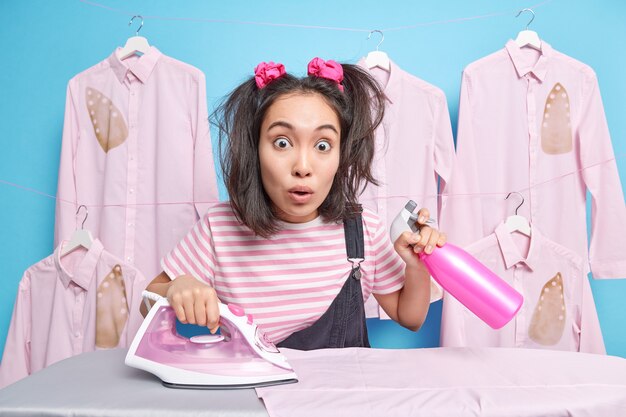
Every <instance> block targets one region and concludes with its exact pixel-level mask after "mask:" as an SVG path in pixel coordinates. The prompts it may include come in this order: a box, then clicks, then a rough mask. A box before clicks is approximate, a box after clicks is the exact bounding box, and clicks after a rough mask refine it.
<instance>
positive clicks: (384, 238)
mask: <svg viewBox="0 0 626 417" xmlns="http://www.w3.org/2000/svg"><path fill="white" fill-rule="evenodd" d="M370 221H371V222H372V227H373V228H374V235H373V236H372V242H371V245H372V255H373V257H374V261H375V265H374V286H373V287H372V293H374V294H390V293H392V292H395V291H398V290H400V289H401V288H402V287H403V286H404V267H405V265H404V261H403V260H402V258H401V257H400V255H398V253H397V252H396V251H395V249H394V248H393V244H392V243H391V240H390V239H389V235H388V234H387V231H386V229H385V228H384V227H383V226H382V223H381V221H380V219H378V218H377V217H376V218H374V219H371V220H370Z"/></svg>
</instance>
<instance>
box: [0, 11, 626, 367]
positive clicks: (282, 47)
mask: <svg viewBox="0 0 626 417" xmlns="http://www.w3.org/2000/svg"><path fill="white" fill-rule="evenodd" d="M97 1H100V2H101V4H104V5H106V6H107V7H108V8H113V9H117V10H123V11H128V13H130V14H134V13H138V14H143V15H145V16H155V18H151V19H150V18H148V19H146V21H145V26H144V28H143V29H142V31H141V34H142V35H144V36H146V37H147V38H148V40H149V41H150V42H151V43H152V44H154V45H156V46H158V48H159V49H160V50H161V51H162V52H164V53H165V54H167V55H170V56H172V57H175V58H177V59H179V60H182V61H185V62H188V63H190V64H192V65H194V66H196V67H198V68H200V69H202V70H203V71H204V72H205V74H206V77H207V90H208V91H207V97H208V100H209V106H210V107H209V109H210V110H211V109H212V108H214V105H215V102H216V101H217V100H218V99H219V98H220V97H222V96H223V95H224V94H226V93H227V92H228V91H229V90H230V89H231V88H232V87H233V86H234V85H235V84H236V83H238V82H240V81H242V80H243V79H244V78H245V77H248V76H249V75H250V74H251V73H252V69H253V68H254V66H255V65H256V64H257V63H258V62H260V61H269V60H275V61H281V62H283V63H284V64H285V65H286V66H287V68H288V69H289V70H290V71H292V72H295V73H298V74H303V73H304V72H305V68H306V63H307V62H308V61H309V59H310V58H312V57H313V56H321V57H324V58H333V59H336V60H338V61H347V62H355V61H356V60H358V59H359V58H360V57H362V56H364V55H365V54H367V52H369V51H370V50H372V49H373V48H375V46H376V42H377V39H378V38H377V37H376V40H370V41H368V40H367V39H366V38H367V29H377V28H379V29H386V28H395V27H400V26H415V27H413V28H406V29H400V30H388V31H386V32H385V42H384V43H383V45H382V47H381V49H382V50H384V51H386V52H387V53H388V54H389V55H390V57H391V58H392V59H393V60H394V61H395V62H396V63H397V64H398V65H399V66H401V67H402V68H403V69H405V70H406V71H408V72H410V73H412V74H414V75H416V76H418V77H420V78H422V79H424V80H426V81H428V82H430V83H432V84H435V85H437V86H439V87H440V88H441V89H443V90H444V92H445V93H446V95H447V98H448V104H449V107H450V116H451V119H452V124H453V127H454V129H455V130H456V120H457V111H458V96H459V87H460V76H461V71H462V70H463V68H464V67H465V66H466V65H467V64H469V63H470V62H472V61H474V60H476V59H479V58H481V57H483V56H485V55H487V54H489V53H491V52H494V51H495V50H498V49H500V48H502V47H503V46H504V44H505V42H506V41H507V40H508V39H509V38H511V37H513V38H514V37H515V36H516V35H517V32H518V31H519V30H521V29H523V28H524V26H525V24H526V22H527V21H528V18H527V14H524V15H523V16H522V17H519V18H517V19H516V18H515V14H516V12H517V11H518V10H519V9H521V8H524V7H529V6H532V5H533V4H535V3H534V2H533V1H531V0H526V1H518V0H515V1H506V2H503V1H499V0H473V1H471V2H469V1H466V0H444V1H440V2H434V1H431V2H415V1H409V0H405V1H399V0H387V1H384V2H383V1H380V0H377V1H372V0H359V1H356V0H352V1H343V2H339V1H336V0H318V1H316V2H313V3H312V2H294V1H289V0H280V1H265V2H253V1H249V0H245V1H238V2H217V1H212V2H209V1H206V0H187V1H184V2H172V1H169V2H168V1H165V0H160V1H138V0H130V1H128V0H127V1H122V0H97ZM534 1H535V2H538V1H539V0H534ZM535 12H536V13H537V18H536V19H535V21H534V22H533V25H532V26H531V29H534V30H536V31H537V32H538V33H539V35H540V36H541V37H542V38H543V39H545V40H546V41H548V42H549V43H550V44H551V45H552V46H553V47H554V48H555V49H557V50H560V51H561V52H564V53H566V54H568V55H570V56H572V57H575V58H577V59H579V60H581V61H583V62H585V63H587V64H589V65H590V66H591V67H593V68H594V69H595V70H596V72H597V74H598V78H599V82H600V87H601V91H602V96H603V100H604V105H605V108H606V116H607V118H608V122H609V126H610V130H611V134H612V138H613V146H614V149H615V155H616V157H617V163H618V167H619V170H620V174H621V178H622V184H624V183H626V159H625V158H624V156H625V155H626V117H624V116H625V115H626V112H625V109H626V107H625V104H624V98H625V97H626V80H625V78H624V76H623V74H624V68H626V48H625V47H624V41H626V25H624V22H623V17H624V16H625V15H626V2H624V1H622V0H604V1H596V2H588V1H582V0H569V1H565V0H552V1H544V2H542V3H540V4H539V5H538V6H537V7H536V8H535ZM476 16H483V17H482V18H477V19H470V20H466V19H462V18H467V17H476ZM129 17H130V16H128V15H127V14H124V13H120V12H119V11H115V10H109V9H106V8H102V7H97V6H94V5H90V4H87V3H83V2H80V1H79V0H63V1H43V0H39V1H32V0H29V1H26V0H20V1H17V0H14V1H8V0H6V1H2V2H0V56H1V58H0V144H1V150H0V181H1V182H0V202H1V204H0V231H1V232H0V233H1V234H2V239H0V265H1V266H2V269H3V270H2V274H1V275H0V348H1V347H2V346H3V345H4V343H3V342H4V340H5V337H6V333H7V329H8V325H9V320H10V317H11V311H12V307H13V302H14V299H15V294H16V291H17V285H18V282H19V280H20V278H21V276H22V273H23V271H24V270H25V269H26V268H28V267H29V266H30V265H32V264H33V263H35V262H37V261H39V260H40V259H42V258H44V257H46V256H47V255H49V254H50V253H51V251H52V250H53V248H52V237H53V225H54V201H53V199H51V198H49V197H46V196H44V195H41V194H37V193H34V192H32V191H28V190H25V189H23V188H16V187H14V186H9V185H7V184H6V182H10V183H14V184H19V185H20V186H22V187H27V188H30V189H34V190H37V191H39V192H41V193H45V194H48V195H54V194H55V193H56V182H57V170H58V163H59V151H60V144H61V129H62V124H63V111H64V103H65V88H66V84H67V82H68V80H69V79H70V78H71V77H72V76H74V75H75V74H77V73H79V72H81V71H82V70H84V69H86V68H88V67H90V66H91V65H93V64H95V63H97V62H99V61H101V60H103V59H104V58H106V57H107V56H108V55H109V54H110V53H111V52H112V51H113V49H114V48H115V47H116V46H120V45H123V44H124V42H125V41H126V38H127V37H128V36H130V35H131V34H132V33H134V32H132V31H131V30H130V29H129V28H128V27H127V26H126V24H127V22H128V20H129ZM156 17H167V18H168V19H161V18H156ZM175 18H182V19H175ZM185 18H187V19H185ZM194 19H195V20H194ZM209 19H219V20H222V21H233V20H236V21H245V22H253V21H254V22H271V23H290V24H301V25H312V26H313V25H315V26H334V27H344V28H358V29H364V30H365V31H362V32H358V31H336V30H326V29H321V28H316V29H312V28H293V27H279V26H259V25H244V24H234V23H232V22H231V23H229V22H207V21H206V20H209ZM225 197H226V196H225V192H224V190H223V187H222V189H221V198H222V199H225ZM625 256H626V255H625ZM592 288H593V292H594V295H595V299H596V304H597V308H598V313H599V316H600V322H601V325H602V329H603V333H604V339H605V343H606V346H607V350H608V352H609V353H610V354H613V355H619V356H622V357H626V336H625V334H624V331H623V328H624V321H625V319H626V303H625V302H624V299H626V281H625V280H604V281H593V282H592ZM440 314H441V305H440V303H438V304H435V305H433V306H432V308H431V312H430V315H429V317H428V320H427V323H426V325H425V326H424V328H423V329H422V330H421V331H420V332H418V333H417V334H415V333H412V332H409V331H407V330H404V329H402V328H400V327H398V326H397V325H396V324H394V323H392V322H379V321H378V320H370V322H369V324H370V330H371V339H372V342H373V344H374V345H375V346H381V347H382V346H384V347H413V346H437V344H438V341H439V318H440ZM0 352H1V351H0Z"/></svg>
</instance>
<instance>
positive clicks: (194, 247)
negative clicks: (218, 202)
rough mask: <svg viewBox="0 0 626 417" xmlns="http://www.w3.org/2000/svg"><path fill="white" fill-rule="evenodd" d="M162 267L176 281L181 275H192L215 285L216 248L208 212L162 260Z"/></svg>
mask: <svg viewBox="0 0 626 417" xmlns="http://www.w3.org/2000/svg"><path fill="white" fill-rule="evenodd" d="M161 267H162V269H163V271H165V273H166V274H167V275H168V276H169V277H170V279H176V278H177V277H179V276H181V275H191V276H193V277H194V278H196V279H197V280H199V281H201V282H204V283H206V284H209V285H211V286H213V285H214V277H215V248H214V246H213V238H212V236H211V229H210V226H209V214H208V212H207V213H205V214H204V216H203V217H202V218H201V219H200V220H199V221H198V222H197V223H196V225H195V226H194V227H193V228H192V229H191V230H190V231H189V232H188V233H187V235H186V236H185V237H184V238H183V239H182V240H181V241H180V242H179V243H178V244H177V245H176V247H175V248H174V249H173V250H172V251H171V252H170V253H168V254H167V255H166V256H165V257H164V258H163V259H162V260H161Z"/></svg>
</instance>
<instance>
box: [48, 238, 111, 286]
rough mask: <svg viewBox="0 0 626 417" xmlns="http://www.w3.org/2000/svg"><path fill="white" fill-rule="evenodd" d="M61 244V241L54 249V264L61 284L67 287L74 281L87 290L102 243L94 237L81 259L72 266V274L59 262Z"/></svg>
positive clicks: (102, 248) (100, 252)
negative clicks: (74, 266)
mask: <svg viewBox="0 0 626 417" xmlns="http://www.w3.org/2000/svg"><path fill="white" fill-rule="evenodd" d="M62 246H63V242H61V244H59V246H57V248H56V250H55V251H54V264H55V266H56V269H57V272H58V273H59V277H60V279H61V282H62V283H63V286H64V287H65V288H67V287H68V286H69V285H70V281H74V283H75V284H76V285H78V286H80V287H81V288H83V289H84V290H88V289H89V284H90V283H91V280H92V278H93V276H94V271H95V270H96V265H97V264H98V260H99V259H100V255H101V254H102V251H103V250H104V247H103V246H102V243H101V242H100V241H99V240H98V239H94V241H93V242H92V243H91V247H90V248H89V250H87V253H86V254H85V256H84V257H83V259H82V260H81V261H80V262H79V263H78V265H77V266H76V268H74V271H73V274H71V273H70V272H68V271H67V270H66V269H65V268H64V267H63V264H62V263H61V247H62Z"/></svg>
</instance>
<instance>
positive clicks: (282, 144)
mask: <svg viewBox="0 0 626 417" xmlns="http://www.w3.org/2000/svg"><path fill="white" fill-rule="evenodd" d="M274 146H276V147H277V148H280V149H287V148H288V147H290V146H291V144H290V143H289V141H288V140H287V139H285V138H278V139H276V140H275V141H274Z"/></svg>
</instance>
